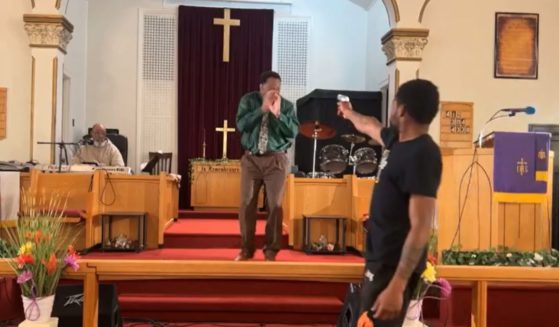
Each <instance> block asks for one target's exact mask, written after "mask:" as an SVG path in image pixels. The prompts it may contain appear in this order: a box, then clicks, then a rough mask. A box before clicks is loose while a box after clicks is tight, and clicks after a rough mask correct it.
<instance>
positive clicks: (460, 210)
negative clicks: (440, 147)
mask: <svg viewBox="0 0 559 327" xmlns="http://www.w3.org/2000/svg"><path fill="white" fill-rule="evenodd" d="M477 150H478V148H477V147H476V148H474V153H473V155H472V162H471V163H470V165H469V166H468V168H466V171H465V172H464V174H462V177H461V178H460V184H459V186H458V226H457V227H456V232H455V233H454V236H453V238H452V242H451V243H450V246H451V247H452V246H454V244H455V242H456V238H457V237H458V241H459V242H461V235H460V230H461V224H462V218H463V217H464V211H465V209H466V204H467V203H468V196H469V193H470V185H471V182H472V179H473V171H474V167H476V168H478V169H481V171H482V172H483V173H484V176H485V180H486V181H487V183H488V185H489V192H490V193H489V195H490V196H489V245H490V246H491V237H492V222H493V201H492V198H493V188H492V186H491V179H490V177H489V174H488V173H487V170H486V169H485V168H484V167H483V166H482V165H481V164H480V163H479V161H478V152H477ZM468 172H469V176H468V183H467V185H466V194H465V195H464V202H463V203H461V201H462V185H463V183H464V178H465V177H466V175H467V174H468ZM477 177H478V192H479V186H480V185H479V172H478V173H477ZM461 204H462V205H461ZM477 206H478V210H477V211H478V228H480V227H479V226H480V225H481V221H480V217H479V212H480V199H479V196H478V201H477ZM480 245H481V233H478V248H479V247H480Z"/></svg>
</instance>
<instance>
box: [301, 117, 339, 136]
mask: <svg viewBox="0 0 559 327" xmlns="http://www.w3.org/2000/svg"><path fill="white" fill-rule="evenodd" d="M315 131H316V139H317V140H327V139H331V138H333V137H334V136H336V130H335V129H333V128H332V127H330V126H328V125H326V124H324V123H320V122H319V121H307V122H304V123H302V124H301V125H300V126H299V132H300V133H301V134H303V135H304V136H306V137H308V138H314V134H315Z"/></svg>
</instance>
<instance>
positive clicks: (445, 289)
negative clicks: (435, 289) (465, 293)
mask: <svg viewBox="0 0 559 327" xmlns="http://www.w3.org/2000/svg"><path fill="white" fill-rule="evenodd" d="M437 284H439V288H440V290H441V298H443V299H447V298H449V297H450V293H452V285H450V283H449V282H448V280H446V279H444V278H439V279H437Z"/></svg>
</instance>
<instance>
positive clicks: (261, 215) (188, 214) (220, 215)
mask: <svg viewBox="0 0 559 327" xmlns="http://www.w3.org/2000/svg"><path fill="white" fill-rule="evenodd" d="M266 215H267V213H266V212H263V211H259V212H258V213H257V214H256V218H257V219H264V220H265V219H266ZM179 218H198V219H201V218H206V219H235V220H237V221H238V220H239V215H238V213H237V212H236V211H194V210H179Z"/></svg>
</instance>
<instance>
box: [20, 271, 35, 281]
mask: <svg viewBox="0 0 559 327" xmlns="http://www.w3.org/2000/svg"><path fill="white" fill-rule="evenodd" d="M31 279H33V273H31V272H30V271H29V270H26V271H24V272H22V273H21V274H19V276H17V283H18V284H25V283H27V282H28V281H30V280H31Z"/></svg>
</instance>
